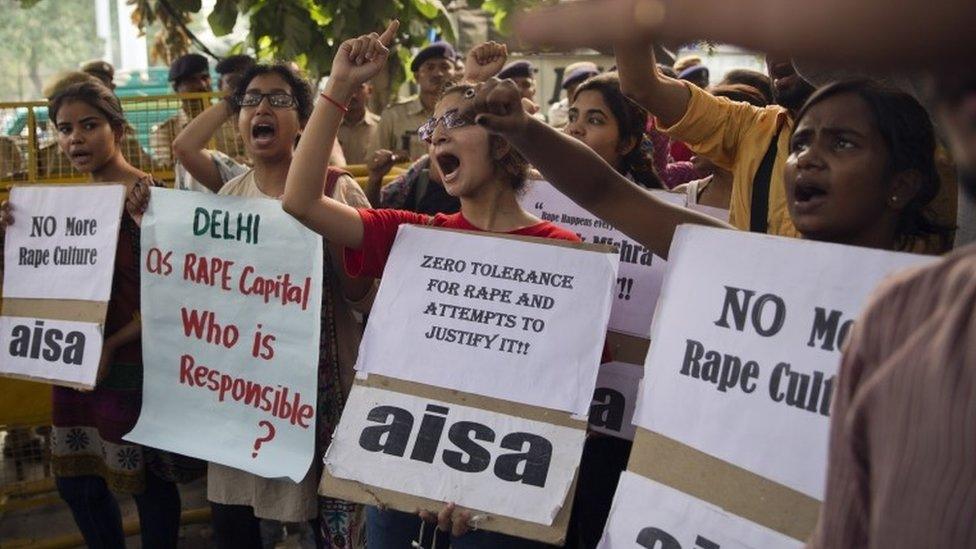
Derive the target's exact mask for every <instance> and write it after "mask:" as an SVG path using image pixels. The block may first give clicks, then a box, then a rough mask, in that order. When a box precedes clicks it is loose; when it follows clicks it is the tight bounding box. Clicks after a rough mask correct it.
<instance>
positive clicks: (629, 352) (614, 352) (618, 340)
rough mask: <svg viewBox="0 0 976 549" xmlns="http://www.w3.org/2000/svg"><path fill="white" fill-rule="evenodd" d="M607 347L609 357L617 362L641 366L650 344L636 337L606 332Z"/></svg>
mask: <svg viewBox="0 0 976 549" xmlns="http://www.w3.org/2000/svg"><path fill="white" fill-rule="evenodd" d="M607 345H608V346H609V347H610V355H611V356H612V357H613V359H614V360H616V361H618V362H626V363H628V364H638V365H643V364H644V361H645V360H646V359H647V349H648V348H649V347H650V345H651V342H650V340H648V339H644V338H642V337H636V336H632V335H628V334H622V333H620V332H614V331H612V330H611V331H609V332H607Z"/></svg>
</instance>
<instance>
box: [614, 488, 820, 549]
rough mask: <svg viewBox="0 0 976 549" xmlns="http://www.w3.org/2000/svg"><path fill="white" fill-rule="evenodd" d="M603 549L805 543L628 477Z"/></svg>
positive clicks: (793, 546)
mask: <svg viewBox="0 0 976 549" xmlns="http://www.w3.org/2000/svg"><path fill="white" fill-rule="evenodd" d="M598 547H599V548H600V549H623V548H625V549H642V548H643V549H720V548H721V549H799V548H800V547H803V543H802V542H800V541H797V540H795V539H793V538H790V537H788V536H784V535H783V534H780V533H779V532H776V531H773V530H770V529H768V528H765V527H763V526H760V525H758V524H755V523H753V522H750V521H748V520H746V519H743V518H741V517H737V516H735V515H733V514H730V513H726V512H724V511H723V510H722V509H720V508H718V507H715V506H713V505H710V504H709V503H707V502H704V501H702V500H700V499H696V498H694V497H692V496H689V495H688V494H685V493H683V492H679V491H678V490H675V489H673V488H669V487H667V486H665V485H663V484H660V483H657V482H654V481H653V480H650V479H648V478H645V477H642V476H640V475H637V474H634V473H631V472H630V471H624V472H623V474H621V475H620V483H619V484H617V492H616V493H615V494H614V498H613V506H612V507H611V508H610V517H609V518H608V519H607V525H606V528H605V529H604V531H603V537H602V538H601V539H600V544H599V545H598Z"/></svg>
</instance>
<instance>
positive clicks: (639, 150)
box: [572, 72, 664, 189]
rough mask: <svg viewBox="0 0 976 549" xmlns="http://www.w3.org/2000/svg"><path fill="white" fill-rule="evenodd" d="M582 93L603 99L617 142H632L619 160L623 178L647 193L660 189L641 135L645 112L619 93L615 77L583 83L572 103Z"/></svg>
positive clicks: (648, 147) (607, 75)
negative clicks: (617, 133) (614, 125)
mask: <svg viewBox="0 0 976 549" xmlns="http://www.w3.org/2000/svg"><path fill="white" fill-rule="evenodd" d="M583 91H595V92H598V93H599V94H600V95H601V96H603V101H604V102H605V103H606V104H607V106H608V107H609V108H610V112H611V113H613V116H614V118H616V119H617V127H618V128H620V140H621V141H627V140H633V142H634V147H633V148H632V149H631V150H630V151H629V152H627V154H625V155H623V158H622V162H623V166H622V168H623V171H624V175H628V174H629V175H630V176H631V177H633V178H634V181H635V182H637V183H638V184H639V185H641V186H643V187H646V188H648V189H663V188H664V185H663V184H661V178H659V177H658V175H657V172H656V171H655V170H654V158H653V152H654V151H653V146H652V145H651V142H650V140H648V139H647V138H646V137H645V135H644V132H645V131H646V130H647V111H645V110H644V109H643V108H641V107H640V106H639V105H637V103H634V102H633V101H631V100H630V99H629V98H628V97H627V96H626V95H624V94H623V92H621V91H620V79H619V78H618V77H617V74H616V73H613V72H608V73H603V74H599V75H597V76H594V77H592V78H590V79H588V80H586V81H585V82H583V83H582V84H580V85H579V87H578V88H576V93H575V94H574V96H573V97H572V99H573V100H574V101H575V100H576V96H577V95H579V93H580V92H583Z"/></svg>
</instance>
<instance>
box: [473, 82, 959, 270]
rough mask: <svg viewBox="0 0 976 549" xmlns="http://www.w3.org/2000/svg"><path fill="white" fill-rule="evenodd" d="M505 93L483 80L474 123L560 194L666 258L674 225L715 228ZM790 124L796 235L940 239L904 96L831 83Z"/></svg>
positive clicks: (931, 170) (917, 112) (918, 130)
mask: <svg viewBox="0 0 976 549" xmlns="http://www.w3.org/2000/svg"><path fill="white" fill-rule="evenodd" d="M513 93H516V92H515V90H513V88H512V86H510V85H506V84H505V83H498V82H497V81H494V82H490V83H489V84H488V85H486V86H484V87H483V88H482V89H481V90H480V91H479V93H478V101H476V102H475V106H476V107H478V108H479V109H480V111H481V114H479V115H478V118H477V119H478V121H479V123H480V124H482V125H483V126H485V127H487V128H489V129H491V130H492V131H493V132H495V133H498V134H501V135H504V136H505V138H506V139H507V140H508V141H509V142H510V143H512V145H513V146H515V147H516V148H517V149H518V150H519V151H520V152H522V153H523V154H524V155H525V156H526V158H528V159H529V160H530V161H531V162H532V163H533V165H534V166H536V167H537V168H539V169H540V170H541V171H542V172H543V173H546V174H547V176H548V178H549V179H548V180H549V181H550V182H551V183H552V184H553V185H555V186H556V187H557V188H559V189H560V190H561V191H562V192H563V193H564V194H566V195H567V196H569V197H570V198H571V199H573V200H574V201H575V202H577V203H578V204H580V205H581V206H583V207H584V208H586V209H587V210H589V211H590V212H592V213H593V214H595V215H597V216H599V217H600V218H601V219H604V220H606V221H607V222H608V223H610V224H611V225H613V226H614V227H617V228H618V229H619V230H621V231H623V232H624V233H626V234H628V235H629V236H630V237H631V238H634V239H635V240H637V241H638V242H641V243H642V244H643V245H644V246H646V247H648V248H649V249H650V250H651V251H653V252H654V253H655V254H656V255H659V256H661V257H666V256H667V254H668V251H669V248H670V244H671V237H672V235H673V233H674V229H675V228H676V227H677V226H678V225H679V224H681V223H698V224H704V225H712V226H723V225H722V224H721V223H719V222H718V221H716V220H713V219H709V218H705V217H703V216H702V215H701V214H699V213H697V212H693V211H690V210H687V209H684V208H680V207H677V206H672V205H669V204H667V203H665V202H663V201H661V200H659V199H657V198H656V197H654V196H652V195H650V194H648V193H645V192H643V191H642V190H641V189H640V188H639V187H637V186H635V185H634V184H632V183H630V182H629V181H628V180H627V179H625V178H623V177H621V176H619V174H617V173H616V171H614V170H612V169H611V168H610V167H609V166H608V165H607V164H606V163H605V162H604V161H603V160H602V159H600V158H598V157H594V155H593V154H591V153H590V151H589V150H588V149H586V148H585V147H580V146H579V145H578V144H577V143H575V142H574V141H573V140H568V139H565V138H563V137H562V136H559V135H558V133H556V132H553V131H551V130H550V129H548V128H546V127H545V126H543V125H539V124H535V123H532V122H527V121H526V117H525V115H524V111H522V110H521V108H518V106H517V105H514V103H515V101H514V100H513ZM799 122H802V124H799V123H798V125H797V129H796V130H795V132H794V134H793V136H792V138H791V148H790V149H789V150H790V153H789V155H788V162H787V166H786V169H785V177H784V179H785V185H784V193H785V194H786V195H787V196H789V197H790V200H789V201H787V204H788V207H789V213H790V215H791V217H792V218H793V220H794V221H795V222H796V223H797V226H798V228H799V229H800V231H801V235H802V236H803V237H804V238H810V239H814V240H825V241H829V242H836V243H842V244H850V245H856V246H866V247H873V248H880V249H889V250H906V249H912V248H913V247H914V246H915V245H916V244H917V242H918V241H920V240H928V239H930V238H937V239H939V240H940V241H944V240H945V239H946V238H947V237H948V232H949V231H948V228H946V227H944V226H941V225H939V224H938V223H936V222H934V221H933V214H931V213H930V212H928V211H927V210H926V207H927V205H928V204H929V202H931V200H932V198H933V197H934V196H935V195H936V194H937V193H938V189H939V185H940V182H939V179H938V175H937V172H936V169H935V161H934V153H935V141H934V136H933V131H932V125H931V122H930V121H929V119H928V117H927V115H925V111H924V109H922V107H921V106H920V105H919V104H918V102H917V101H916V100H915V99H914V98H913V97H912V96H910V95H908V94H906V93H904V92H901V91H898V90H894V89H888V88H884V87H881V86H879V85H877V84H873V83H871V82H868V81H854V82H844V83H838V84H835V85H833V86H828V87H827V88H825V89H823V90H821V91H820V92H819V94H818V95H817V97H815V98H814V99H811V101H810V104H809V106H808V108H806V109H804V110H802V111H801V112H800V113H799ZM568 158H572V159H573V161H572V162H568V161H567V159H568Z"/></svg>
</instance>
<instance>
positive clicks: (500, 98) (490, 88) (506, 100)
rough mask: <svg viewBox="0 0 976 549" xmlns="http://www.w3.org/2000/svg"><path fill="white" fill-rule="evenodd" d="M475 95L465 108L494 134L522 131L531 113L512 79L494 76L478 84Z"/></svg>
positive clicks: (479, 123)
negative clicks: (500, 78)
mask: <svg viewBox="0 0 976 549" xmlns="http://www.w3.org/2000/svg"><path fill="white" fill-rule="evenodd" d="M474 91H475V95H474V97H473V98H472V100H471V102H470V104H469V105H468V106H467V107H466V108H465V114H467V115H468V116H473V117H474V121H475V122H476V123H477V124H478V125H480V126H481V127H483V128H485V129H487V130H488V131H490V132H492V133H498V134H503V135H504V134H509V133H513V132H520V131H522V130H523V129H525V125H526V124H527V123H528V120H529V118H530V117H529V114H528V113H527V112H525V107H524V106H523V104H522V92H521V91H519V89H518V86H516V85H515V83H514V82H512V81H511V80H499V79H497V78H492V79H490V80H488V81H487V82H485V83H483V84H478V85H477V86H475V90H474Z"/></svg>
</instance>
